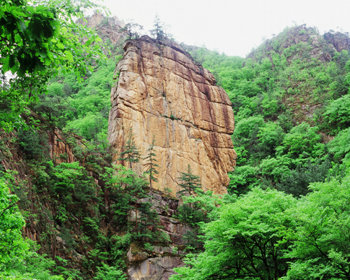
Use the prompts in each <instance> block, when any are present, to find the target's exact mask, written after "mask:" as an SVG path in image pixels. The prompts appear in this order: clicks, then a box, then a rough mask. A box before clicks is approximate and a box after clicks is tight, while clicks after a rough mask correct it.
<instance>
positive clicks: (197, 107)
mask: <svg viewBox="0 0 350 280" xmlns="http://www.w3.org/2000/svg"><path fill="white" fill-rule="evenodd" d="M124 50H125V53H124V57H123V59H122V60H121V61H120V62H119V64H118V67H117V70H116V71H117V72H116V76H118V75H119V80H118V84H117V85H116V86H115V87H114V88H113V89H112V93H111V99H112V109H111V112H110V117H109V142H110V143H111V145H112V147H113V148H114V150H115V155H114V161H115V162H118V158H120V156H119V155H120V153H121V151H122V150H123V147H124V146H125V143H126V141H127V139H128V137H129V134H130V132H132V136H133V140H134V143H135V145H136V147H137V149H138V150H139V152H140V154H141V155H143V156H145V155H146V154H147V149H148V148H149V147H150V145H151V143H152V140H153V139H154V141H155V146H154V152H155V154H156V160H157V164H158V165H159V167H157V171H158V175H157V178H158V182H154V183H153V185H152V187H153V188H154V189H158V190H161V191H164V190H168V191H171V193H172V195H175V194H176V192H177V191H178V190H179V187H178V180H179V179H178V178H179V176H180V175H181V172H186V171H187V168H188V165H190V167H191V170H192V173H193V174H195V175H198V176H200V178H201V184H202V186H203V189H204V190H212V191H214V192H215V193H219V194H222V193H225V192H226V186H227V185H228V183H229V178H228V176H227V172H228V171H231V170H233V168H234V166H235V159H236V154H235V152H234V150H233V144H232V140H231V135H232V133H233V129H234V118H233V111H232V107H231V102H230V100H229V98H228V96H227V94H226V93H225V91H224V90H223V89H222V88H220V87H218V86H216V80H215V78H214V76H213V75H212V74H211V73H210V72H209V71H207V70H206V69H204V68H203V67H202V66H200V65H198V64H196V63H195V62H194V61H193V59H192V58H191V56H190V55H189V54H188V53H187V52H185V51H184V50H183V49H182V48H181V47H180V46H179V45H177V44H175V43H173V42H171V41H166V42H164V41H162V42H160V41H157V40H154V39H151V38H149V37H147V36H143V37H141V38H140V39H137V40H129V41H127V42H126V44H125V47H124ZM144 164H145V161H144V160H141V161H140V162H139V163H137V164H134V165H133V169H134V170H135V171H136V172H138V173H141V172H143V171H144V170H145V165H144Z"/></svg>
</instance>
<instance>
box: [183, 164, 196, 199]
mask: <svg viewBox="0 0 350 280" xmlns="http://www.w3.org/2000/svg"><path fill="white" fill-rule="evenodd" d="M179 181H180V182H179V187H180V188H181V190H180V191H178V192H177V194H178V195H179V196H180V197H182V196H185V195H194V194H196V193H199V192H200V191H201V183H200V178H199V176H197V175H193V174H192V170H191V166H190V165H188V166H187V172H181V176H180V177H179Z"/></svg>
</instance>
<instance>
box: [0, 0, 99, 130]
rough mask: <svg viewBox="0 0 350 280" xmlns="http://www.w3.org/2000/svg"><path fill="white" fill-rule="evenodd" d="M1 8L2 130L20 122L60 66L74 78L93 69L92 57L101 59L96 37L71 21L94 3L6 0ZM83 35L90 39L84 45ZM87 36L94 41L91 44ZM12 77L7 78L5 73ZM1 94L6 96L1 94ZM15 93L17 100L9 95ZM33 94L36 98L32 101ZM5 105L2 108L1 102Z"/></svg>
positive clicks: (59, 0)
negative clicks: (24, 112)
mask: <svg viewBox="0 0 350 280" xmlns="http://www.w3.org/2000/svg"><path fill="white" fill-rule="evenodd" d="M3 2H4V3H3V5H2V7H1V10H0V72H1V74H6V75H7V76H6V79H4V82H3V83H2V84H1V92H0V94H1V101H2V100H5V98H4V97H6V96H8V97H9V98H8V100H7V103H9V106H6V107H4V108H1V109H2V110H1V111H4V114H2V113H1V112H0V113H1V115H0V117H1V119H0V122H1V123H3V124H2V128H9V129H11V128H13V127H14V126H16V122H17V123H18V124H17V125H18V126H20V123H21V119H20V116H19V115H20V114H21V113H23V111H24V110H25V109H26V107H27V106H28V105H29V104H31V103H32V102H33V101H34V100H35V99H36V98H37V96H38V95H39V94H42V93H44V92H45V90H44V88H45V85H46V82H47V80H48V78H49V77H51V76H52V75H54V74H57V72H58V71H59V70H61V71H62V70H66V71H68V70H69V71H71V69H73V70H74V73H76V75H77V76H79V77H80V76H82V75H85V74H86V73H87V72H88V71H90V70H92V60H94V61H96V59H98V58H101V57H104V54H103V53H102V50H101V47H100V42H101V41H100V40H98V39H97V35H96V34H95V33H94V32H92V31H90V30H89V29H88V28H87V27H84V26H83V25H81V24H79V23H77V22H75V20H76V19H77V18H80V17H81V16H82V12H81V11H82V9H81V6H86V7H93V6H94V4H92V3H91V2H90V1H89V0H82V1H78V2H72V1H66V0H52V1H35V2H34V3H33V2H29V1H27V0H23V1H11V0H4V1H3ZM85 38H89V40H90V42H89V43H88V44H84V43H83V41H84V40H85ZM91 40H92V41H93V42H94V44H91ZM10 71H11V73H12V74H13V75H14V77H12V76H9V73H10ZM3 96H4V97H3ZM15 96H16V97H18V99H15V98H11V97H15ZM33 97H34V99H33ZM1 107H3V106H1ZM16 118H17V119H16Z"/></svg>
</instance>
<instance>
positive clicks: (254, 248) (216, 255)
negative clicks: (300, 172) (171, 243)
mask: <svg viewBox="0 0 350 280" xmlns="http://www.w3.org/2000/svg"><path fill="white" fill-rule="evenodd" d="M295 204H296V200H295V199H294V198H293V197H291V196H288V195H285V194H283V193H280V192H277V191H262V190H260V189H257V188H255V189H253V190H252V191H251V192H250V193H248V194H247V195H244V196H242V197H241V198H239V199H238V200H237V201H236V202H234V203H229V204H226V205H224V206H222V207H221V208H220V209H219V218H218V219H217V220H215V221H213V222H210V223H208V224H207V225H206V226H205V237H204V239H205V245H204V246H205V251H204V252H203V253H200V254H198V255H197V256H192V257H191V256H190V257H189V258H188V259H186V260H185V262H186V264H187V266H185V267H182V268H176V269H175V270H176V272H177V273H178V274H177V275H174V276H172V278H171V279H173V280H175V279H199V280H200V279H277V278H278V277H281V276H283V275H284V274H285V273H286V271H287V269H288V264H287V260H286V259H284V258H283V254H284V250H285V249H286V248H288V246H289V245H290V243H289V241H288V240H287V239H286V238H285V237H286V236H288V232H289V231H290V229H291V228H293V227H294V221H293V220H292V219H291V216H290V214H288V210H289V209H291V208H292V207H294V205H295Z"/></svg>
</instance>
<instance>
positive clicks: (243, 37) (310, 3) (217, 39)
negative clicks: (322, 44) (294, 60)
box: [100, 0, 350, 56]
mask: <svg viewBox="0 0 350 280" xmlns="http://www.w3.org/2000/svg"><path fill="white" fill-rule="evenodd" d="M100 2H103V4H104V5H105V6H107V7H108V8H109V9H110V11H111V13H112V15H114V16H117V17H118V18H119V19H122V20H124V21H126V22H129V21H131V20H132V21H133V22H135V23H139V24H141V25H143V26H144V27H145V29H146V30H149V29H151V27H152V24H153V22H154V18H155V16H156V15H158V16H159V18H160V20H161V21H162V22H163V23H165V25H166V26H167V27H168V28H167V31H168V32H169V33H171V34H172V35H173V36H174V38H175V39H176V40H177V41H178V42H184V43H187V44H193V45H197V46H203V45H204V46H206V47H207V48H209V49H212V50H217V51H219V52H224V53H226V54H227V55H239V56H245V55H246V54H248V53H249V51H250V50H251V49H252V48H254V47H258V46H259V45H260V43H261V42H262V41H263V39H266V38H270V37H271V36H272V35H273V34H278V33H279V32H281V31H282V30H283V29H284V28H285V27H287V26H293V25H295V24H303V23H306V24H307V25H308V26H315V27H317V28H318V30H319V31H320V32H321V33H323V32H325V31H328V30H330V29H333V30H336V31H344V32H350V0H330V1H329V0H100Z"/></svg>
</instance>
